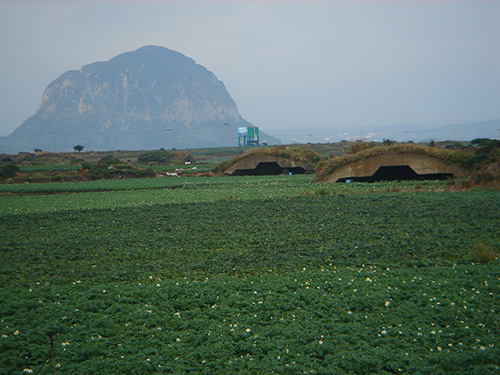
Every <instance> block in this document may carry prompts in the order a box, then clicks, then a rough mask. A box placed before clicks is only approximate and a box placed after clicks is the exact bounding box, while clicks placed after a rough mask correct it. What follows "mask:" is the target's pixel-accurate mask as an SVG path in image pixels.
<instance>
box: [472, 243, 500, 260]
mask: <svg viewBox="0 0 500 375" xmlns="http://www.w3.org/2000/svg"><path fill="white" fill-rule="evenodd" d="M497 257H498V254H497V253H496V251H494V250H492V249H490V248H489V247H488V246H487V245H485V244H484V243H482V242H476V243H475V244H474V248H473V249H472V259H473V260H474V262H475V263H481V264H488V263H490V262H492V261H494V260H495V259H497Z"/></svg>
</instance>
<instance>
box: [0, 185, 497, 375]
mask: <svg viewBox="0 0 500 375" xmlns="http://www.w3.org/2000/svg"><path fill="white" fill-rule="evenodd" d="M153 182H154V183H155V184H159V183H163V184H164V185H163V189H158V188H156V189H150V187H151V186H153V185H149V184H152V183H153ZM99 184H100V185H99ZM141 184H142V185H141ZM418 184H419V186H420V187H421V188H431V187H432V185H431V184H429V183H427V182H418ZM38 185H42V184H32V186H31V188H34V187H36V186H38ZM50 185H52V184H50ZM55 185H57V186H67V187H66V189H67V190H66V191H70V189H71V188H69V187H68V186H69V184H66V185H64V184H55ZM75 185H77V186H78V189H84V188H85V187H87V188H88V189H97V187H99V186H100V187H107V188H111V187H113V186H114V188H115V189H117V190H114V191H108V192H81V193H78V194H51V195H45V196H40V195H26V196H10V197H0V213H1V215H0V249H1V251H0V285H1V286H2V287H1V288H0V300H1V301H2V308H1V309H0V321H1V322H2V324H1V325H0V374H11V373H25V372H26V373H27V372H31V371H32V372H33V373H52V367H53V364H52V360H51V359H50V360H49V362H47V364H45V365H44V363H45V361H46V359H47V357H48V354H49V353H50V340H49V338H48V337H47V333H48V332H54V343H55V351H54V359H55V371H56V373H57V374H75V373H82V374H90V373H109V374H122V373H127V374H144V373H155V372H157V373H175V374H182V373H188V372H189V373H196V374H222V373H245V374H246V373H249V374H258V373H262V374H263V373H269V374H287V373H288V374H301V373H313V374H366V373H374V374H384V373H408V374H417V373H422V374H426V373H427V374H434V373H467V374H495V373H498V371H499V365H500V364H499V362H498V358H500V348H499V347H498V345H497V341H498V340H497V338H498V333H499V332H498V320H499V318H500V316H499V312H498V311H499V306H500V299H499V294H498V280H499V278H500V264H499V263H498V260H494V261H492V262H490V263H489V264H488V265H486V266H485V265H480V264H474V263H471V262H472V261H474V262H475V260H474V259H473V258H472V254H471V253H470V249H471V248H474V246H475V244H477V243H484V244H491V245H488V246H485V247H486V248H488V249H490V250H495V251H496V250H498V249H497V246H498V243H499V241H500V237H499V234H498V227H499V224H500V195H499V194H500V193H499V192H479V191H474V192H459V193H450V192H439V193H435V192H417V193H415V192H413V193H407V192H405V190H407V189H409V188H416V185H415V184H409V183H398V184H396V183H375V184H362V183H359V184H356V183H353V184H349V185H348V186H346V185H336V184H325V186H321V187H320V188H318V189H317V190H316V194H313V193H311V195H300V193H301V192H304V191H310V190H311V187H312V186H314V187H315V188H316V187H318V185H311V184H309V183H308V179H307V178H306V176H273V177H269V176H264V177H263V176H259V177H255V178H254V177H251V178H250V177H245V178H242V177H239V178H217V179H214V178H194V177H193V178H164V179H142V180H139V179H130V180H113V181H91V182H88V183H82V184H75ZM159 186H160V185H156V187H159ZM148 187H149V188H148ZM132 188H133V189H136V190H130V189H132ZM395 188H397V189H398V190H399V192H397V193H392V192H391V193H389V192H387V190H395ZM75 189H76V188H75ZM124 189H129V190H124ZM134 194H135V195H134ZM140 196H142V197H143V198H142V201H139V200H134V199H136V198H137V199H138V198H139V197H140ZM57 197H60V199H61V201H60V202H63V201H64V202H66V204H67V206H65V207H63V206H62V203H61V205H60V206H57V207H52V204H53V203H54V202H55V201H54V200H53V199H55V198H57ZM134 197H135V198H134ZM153 197H154V198H155V199H156V201H155V200H154V199H153ZM113 200H114V201H113ZM107 201H113V202H114V203H106V202H107ZM68 202H69V203H68ZM119 202H121V203H119ZM154 203H157V204H154ZM72 205H73V208H75V207H76V209H71V206H72ZM132 206H135V207H132ZM14 208H16V209H18V210H17V211H14V210H13V209H14ZM478 208H480V209H478ZM23 210H24V211H23ZM29 210H32V211H29ZM42 366H44V367H43V369H42ZM41 369H42V370H41Z"/></svg>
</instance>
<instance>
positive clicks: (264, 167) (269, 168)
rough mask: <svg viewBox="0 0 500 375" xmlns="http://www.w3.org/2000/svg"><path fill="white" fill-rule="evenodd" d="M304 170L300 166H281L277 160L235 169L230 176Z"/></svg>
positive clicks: (300, 172)
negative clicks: (251, 167) (252, 166)
mask: <svg viewBox="0 0 500 375" xmlns="http://www.w3.org/2000/svg"><path fill="white" fill-rule="evenodd" d="M305 172H306V171H305V169H304V168H302V167H293V168H282V167H281V166H280V165H279V164H278V163H277V162H274V161H273V162H264V163H259V164H258V165H257V166H256V167H255V168H254V169H237V170H235V171H234V172H233V173H231V175H232V176H265V175H280V174H288V173H292V174H304V173H305Z"/></svg>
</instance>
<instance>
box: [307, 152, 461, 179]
mask: <svg viewBox="0 0 500 375" xmlns="http://www.w3.org/2000/svg"><path fill="white" fill-rule="evenodd" d="M464 174H465V173H464V171H463V170H462V169H461V168H460V167H458V166H456V165H454V164H448V163H445V162H444V161H443V160H440V159H439V158H438V157H435V156H431V155H425V154H421V153H411V152H409V153H399V152H395V153H385V154H381V155H373V156H368V157H364V158H359V159H358V160H355V161H352V162H349V163H347V164H345V165H343V166H339V167H337V168H332V170H331V171H330V172H329V173H325V172H324V171H323V173H320V174H319V175H317V176H316V177H315V179H314V181H315V182H346V181H360V182H375V181H395V180H443V179H448V178H453V177H463V176H464Z"/></svg>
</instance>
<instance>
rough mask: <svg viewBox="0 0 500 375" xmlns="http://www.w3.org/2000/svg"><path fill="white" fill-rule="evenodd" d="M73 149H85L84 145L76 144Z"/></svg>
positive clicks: (79, 150)
mask: <svg viewBox="0 0 500 375" xmlns="http://www.w3.org/2000/svg"><path fill="white" fill-rule="evenodd" d="M73 149H74V150H76V151H78V152H81V151H82V150H83V149H84V147H83V146H82V145H76V146H75V147H73Z"/></svg>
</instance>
